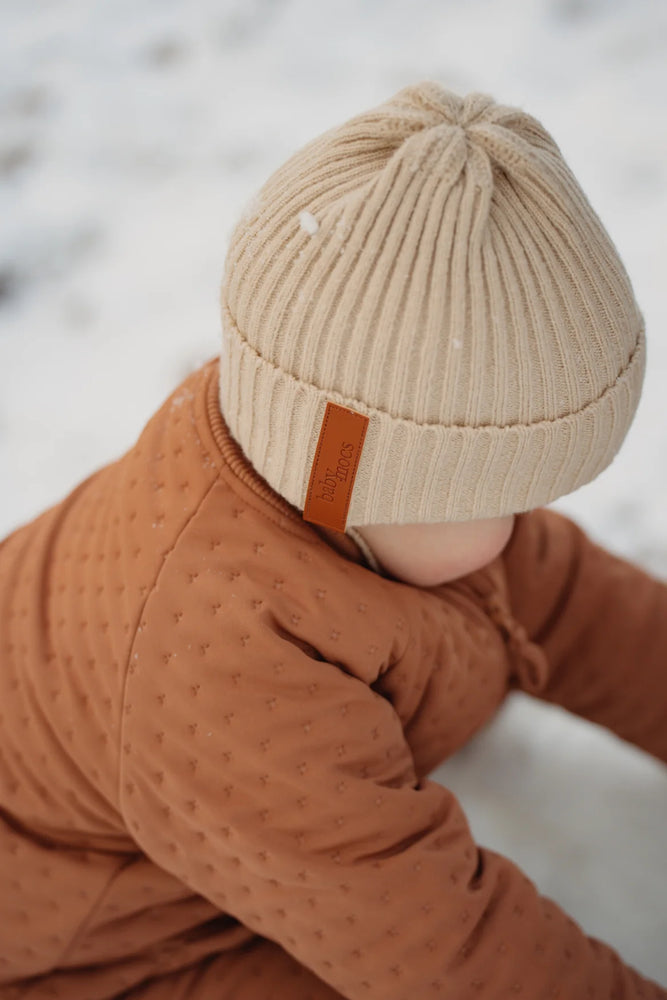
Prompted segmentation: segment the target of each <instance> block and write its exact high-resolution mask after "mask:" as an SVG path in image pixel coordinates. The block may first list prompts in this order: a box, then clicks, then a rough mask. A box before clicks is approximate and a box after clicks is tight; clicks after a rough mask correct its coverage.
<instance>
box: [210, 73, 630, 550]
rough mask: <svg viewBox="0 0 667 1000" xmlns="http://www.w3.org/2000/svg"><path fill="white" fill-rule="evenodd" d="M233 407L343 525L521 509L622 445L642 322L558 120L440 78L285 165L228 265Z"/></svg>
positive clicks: (408, 90)
mask: <svg viewBox="0 0 667 1000" xmlns="http://www.w3.org/2000/svg"><path fill="white" fill-rule="evenodd" d="M221 300H222V322H223V350H222V353H221V361H220V405H221V409H222V414H223V416H224V418H225V421H226V423H227V425H228V427H229V430H230V432H231V434H232V435H233V437H234V438H235V439H236V441H237V442H238V443H239V445H240V446H241V448H242V450H243V452H244V453H245V455H246V457H247V458H248V460H249V461H250V463H251V464H252V465H253V467H254V468H255V469H256V471H257V472H258V473H259V474H260V475H261V476H262V477H263V478H264V479H265V480H266V482H267V483H268V484H269V485H270V486H271V487H272V488H273V489H274V490H276V491H277V492H278V493H279V494H281V495H282V496H283V497H284V498H285V499H287V500H288V501H289V502H290V503H292V504H293V505H295V506H296V507H298V508H299V509H300V510H301V511H303V516H304V518H305V519H306V520H309V521H312V522H316V523H321V524H323V525H327V526H329V527H334V528H336V530H339V531H344V530H346V527H349V526H353V525H362V524H380V523H416V522H432V521H461V520H471V519H476V518H487V517H500V516H503V515H505V514H509V513H518V512H520V511H523V510H528V509H530V508H533V507H537V506H540V505H543V504H545V503H548V502H550V501H552V500H554V499H556V498H557V497H559V496H561V495H563V494H565V493H568V492H570V491H572V490H574V489H576V488H577V487H579V486H581V485H582V484H584V483H586V482H589V481H590V480H591V479H593V478H594V477H595V476H596V475H598V473H600V472H601V471H602V470H603V469H604V468H605V467H606V466H607V465H608V464H609V463H610V462H611V460H612V459H613V457H614V455H615V454H616V452H617V451H618V449H619V447H620V445H621V443H622V441H623V439H624V437H625V435H626V433H627V431H628V428H629V426H630V424H631V421H632V419H633V416H634V413H635V410H636V407H637V404H638V401H639V396H640V392H641V386H642V380H643V374H644V368H645V341H644V318H643V315H642V313H641V312H640V309H639V307H638V305H637V302H636V301H635V297H634V294H633V290H632V286H631V283H630V279H629V277H628V275H627V273H626V270H625V268H624V266H623V264H622V262H621V260H620V258H619V255H618V252H617V250H616V248H615V246H614V244H613V242H612V240H611V238H610V237H609V235H608V234H607V232H606V231H605V229H604V227H603V225H602V223H601V221H600V219H599V218H598V216H597V214H596V213H595V211H594V210H593V208H592V207H591V205H590V204H589V202H588V200H587V198H586V196H585V195H584V193H583V191H582V189H581V187H580V186H579V184H578V183H577V181H576V179H575V177H574V175H573V174H572V172H571V171H570V169H569V167H568V166H567V165H566V163H565V162H564V160H563V157H562V154H561V152H560V150H559V148H558V146H557V145H556V143H555V141H554V140H553V138H552V137H551V136H550V135H549V133H548V132H547V131H546V130H545V129H544V127H543V126H542V125H541V124H540V122H539V121H537V119H535V118H534V117H532V116H531V115H529V114H527V113H526V112H525V111H523V110H520V109H518V108H515V107H509V106H506V105H502V104H498V103H496V102H495V101H494V99H493V98H492V97H490V96H489V95H487V94H483V93H477V92H475V93H471V94H468V96H466V97H459V96H458V95H456V94H454V93H452V92H451V91H449V90H447V89H445V88H444V87H442V86H441V85H440V84H438V83H436V82H433V81H425V82H422V83H419V84H417V85H414V86H409V87H405V88H403V89H402V90H399V91H398V93H396V94H395V95H394V96H393V97H392V98H390V99H389V100H387V101H385V102H384V103H382V104H380V105H378V106H376V107H374V108H372V109H370V110H369V111H366V112H364V113H362V114H359V115H357V116H356V117H354V118H352V119H350V120H349V121H347V122H345V123H344V124H342V125H339V126H337V127H335V128H331V129H329V130H328V131H326V132H324V133H323V134H321V135H320V136H318V137H317V138H315V139H313V140H312V141H311V142H309V143H308V144H307V145H305V146H304V147H303V148H302V149H300V150H299V151H298V152H296V153H295V154H294V155H293V156H291V157H290V159H288V160H287V162H286V163H284V164H283V166H281V167H280V168H279V169H278V170H276V171H275V173H274V174H272V176H271V177H270V178H269V179H268V180H267V181H266V183H265V184H264V185H263V187H262V188H261V189H260V191H259V192H258V194H257V195H256V196H255V198H254V199H253V200H252V201H251V203H250V205H249V206H248V207H247V208H246V210H245V212H244V213H243V215H242V216H241V218H240V219H239V221H238V223H237V225H236V226H235V228H234V230H233V232H232V235H231V240H230V245H229V248H228V252H227V257H226V261H225V272H224V276H223V281H222V293H221Z"/></svg>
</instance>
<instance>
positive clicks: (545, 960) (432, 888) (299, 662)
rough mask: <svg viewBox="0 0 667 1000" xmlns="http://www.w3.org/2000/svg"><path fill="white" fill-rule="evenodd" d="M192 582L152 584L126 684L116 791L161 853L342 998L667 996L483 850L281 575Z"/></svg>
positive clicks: (166, 863) (216, 575)
mask: <svg viewBox="0 0 667 1000" xmlns="http://www.w3.org/2000/svg"><path fill="white" fill-rule="evenodd" d="M202 544H203V543H202ZM185 569H187V567H185ZM185 576H186V573H185V570H184V571H183V572H182V573H180V574H179V575H178V576H177V574H176V573H171V574H170V572H169V567H166V569H165V572H164V574H163V575H162V576H161V578H160V580H159V581H158V583H157V585H156V587H155V589H154V591H153V593H152V594H151V595H150V596H149V598H148V600H147V603H146V607H145V609H144V614H143V616H142V621H141V623H140V630H139V632H138V634H137V636H136V638H135V643H134V645H133V651H132V653H131V659H130V664H129V669H128V674H127V684H126V690H125V701H124V711H123V733H122V741H121V743H122V753H121V761H122V763H121V772H120V786H119V787H120V797H119V801H120V804H121V810H122V814H123V817H124V819H125V822H126V824H127V827H128V830H129V831H130V832H131V834H132V835H133V837H134V838H135V840H136V842H137V844H138V845H139V847H140V848H141V849H142V850H143V851H144V852H145V853H146V854H147V855H148V856H149V857H150V858H151V859H152V860H153V861H154V862H155V863H156V864H158V865H159V866H161V867H162V868H164V869H166V870H167V871H169V872H171V873H173V874H174V875H176V876H177V877H178V878H179V879H181V881H182V882H183V883H185V884H186V885H187V886H189V887H190V888H191V889H192V891H193V892H196V893H199V894H201V895H202V896H204V897H206V898H208V899H209V900H211V901H212V902H213V903H214V904H215V905H216V906H218V907H219V908H220V910H222V911H224V912H225V913H228V914H231V915H232V916H234V917H235V918H237V919H238V920H239V921H241V922H242V923H243V924H244V925H246V926H247V927H249V928H251V929H252V930H254V931H255V932H256V933H257V934H259V935H261V936H263V937H265V938H268V939H270V940H273V941H275V942H277V943H278V944H279V945H280V946H282V947H283V948H284V949H285V950H286V951H287V952H288V953H289V954H291V955H292V956H293V957H294V958H295V959H296V960H297V961H298V962H299V963H300V964H302V965H303V966H306V967H307V968H309V969H310V970H311V971H312V972H314V973H315V974H316V975H317V976H318V977H320V978H321V979H322V980H323V981H324V982H326V983H327V984H329V985H330V986H331V987H332V988H334V989H335V990H336V991H338V992H339V993H340V994H341V996H343V997H346V998H348V1000H428V998H431V997H433V998H442V997H456V998H457V1000H468V998H473V997H474V998H476V1000H478V998H479V997H480V996H485V997H487V998H488V1000H495V998H501V997H502V998H506V997H514V996H517V997H526V998H527V997H530V1000H552V998H562V1000H590V998H591V997H593V998H600V1000H601V998H611V997H615V998H617V1000H631V998H632V1000H639V998H640V997H641V998H643V1000H649V998H650V1000H667V990H664V989H662V988H661V987H660V986H658V985H657V984H656V983H654V982H652V981H650V980H648V979H646V978H643V977H642V976H641V975H640V974H639V973H638V972H636V971H635V970H634V969H632V968H631V967H629V966H628V965H626V964H624V963H623V962H622V960H621V959H620V957H619V956H618V954H617V953H616V952H615V951H614V950H612V949H611V948H610V947H608V946H607V945H605V944H603V943H602V942H600V941H598V940H596V939H594V938H592V937H588V936H586V934H585V933H584V932H583V931H582V929H581V928H580V927H579V926H578V925H577V924H576V923H575V922H574V921H573V920H571V919H570V918H569V917H568V916H567V914H566V913H565V912H563V910H561V909H560V908H559V907H558V905H557V904H556V903H554V902H552V901H551V900H549V899H547V898H545V897H543V896H541V895H540V894H539V893H538V892H537V890H536V888H535V885H534V884H533V883H532V882H531V881H530V879H528V878H527V877H526V876H525V875H524V873H523V872H522V871H521V870H520V869H519V868H518V867H517V866H516V865H515V864H513V863H512V862H511V861H510V860H509V859H507V858H505V857H503V856H501V855H499V854H497V853H495V852H493V851H491V850H489V849H486V848H483V847H478V846H477V845H476V844H475V842H474V840H473V838H472V835H471V831H470V827H469V825H468V822H467V819H466V816H465V814H464V812H463V811H462V809H461V806H460V804H459V802H458V801H457V799H456V797H455V796H454V795H453V794H452V793H451V792H450V791H448V790H447V789H446V788H444V787H443V786H442V785H440V784H439V783H437V782H435V781H433V780H430V779H424V780H418V779H417V778H416V776H415V768H414V762H413V758H412V756H411V751H410V748H409V745H408V743H407V741H406V739H405V735H404V731H403V726H402V722H401V719H400V718H399V716H398V714H397V712H396V711H395V709H394V707H393V706H392V704H391V703H390V701H389V700H387V699H386V698H384V697H382V696H381V695H380V694H378V693H377V692H376V691H374V690H373V689H372V687H371V686H369V684H367V683H366V682H365V681H364V680H361V679H359V677H357V676H353V675H352V674H351V673H349V672H346V671H345V670H344V669H343V667H342V666H341V664H338V663H334V662H331V660H330V659H326V658H323V657H322V656H321V655H318V651H317V650H316V649H315V648H314V647H312V646H310V645H309V644H308V643H305V642H303V641H302V638H301V637H300V636H297V635H296V634H294V633H293V630H291V629H290V627H289V621H288V620H286V619H285V617H284V616H283V617H282V619H281V620H280V621H279V620H278V614H277V612H276V611H275V608H274V607H273V606H272V603H271V598H270V581H269V584H268V585H267V586H265V587H264V589H261V588H259V587H258V588H256V590H255V596H254V598H253V594H252V589H249V590H247V591H244V590H243V574H242V575H241V576H240V577H238V578H235V584H234V586H233V587H232V588H230V589H231V592H229V591H226V592H225V595H223V596H222V597H221V592H220V581H221V571H220V570H219V569H216V568H215V567H214V566H211V565H210V564H209V567H208V568H207V569H205V568H204V567H203V563H202V560H201V559H200V558H197V557H196V554H195V555H193V559H192V566H191V568H190V572H189V579H188V580H187V582H186V580H185ZM281 582H282V581H281ZM298 599H299V591H298V588H295V594H294V607H295V608H298ZM281 614H282V612H281ZM206 616H210V627H209V628H207V629H206V635H205V641H204V636H203V635H202V628H203V625H204V624H205V619H206ZM298 616H299V613H298V611H295V612H294V620H295V621H296V620H297V619H298ZM416 646H417V644H412V643H408V644H407V645H406V647H405V651H404V652H405V656H406V657H407V656H416V655H417V654H418V649H416ZM361 652H362V653H363V654H364V655H365V656H367V657H368V650H362V651H361ZM411 669H412V666H411V664H410V663H408V662H407V661H406V670H407V671H408V672H409V671H410V670H411Z"/></svg>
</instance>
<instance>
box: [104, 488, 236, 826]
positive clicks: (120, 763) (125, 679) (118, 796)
mask: <svg viewBox="0 0 667 1000" xmlns="http://www.w3.org/2000/svg"><path fill="white" fill-rule="evenodd" d="M219 482H220V470H219V469H218V470H217V473H216V476H215V479H214V480H213V481H212V482H211V484H210V486H209V487H208V489H207V490H206V492H205V493H204V495H203V496H202V498H201V500H200V501H199V503H198V504H197V506H196V507H195V509H194V510H193V511H192V513H191V514H190V516H189V518H188V519H187V521H186V522H185V523H184V524H183V526H182V527H181V529H180V531H179V532H178V534H177V535H176V538H175V539H174V541H173V543H172V545H171V547H170V548H169V549H167V551H166V552H165V553H164V556H163V558H162V562H161V564H160V566H159V567H158V570H157V573H156V574H155V579H154V580H153V583H152V585H151V588H150V590H149V591H148V593H147V594H146V597H145V599H144V601H143V603H142V605H141V607H140V609H139V614H138V615H137V620H136V623H135V626H134V631H133V633H132V641H131V643H130V645H129V648H128V653H127V662H126V663H125V667H124V670H123V692H122V695H121V699H120V705H119V709H120V725H119V730H118V745H117V748H116V754H117V758H118V783H117V787H116V799H117V801H118V812H119V813H120V815H121V817H122V819H123V822H124V823H125V827H126V830H127V832H128V834H129V835H130V837H132V840H133V841H134V842H135V843H136V840H135V838H134V837H133V836H132V834H131V833H130V831H129V830H128V829H127V821H126V819H125V815H124V812H123V801H122V788H123V773H124V772H123V740H124V735H125V700H126V698H127V686H128V677H129V668H130V663H131V660H132V652H133V650H134V644H135V642H136V639H137V629H138V628H139V623H140V622H141V619H142V617H143V613H144V610H145V608H146V605H147V604H148V602H149V600H150V599H151V597H152V596H153V593H154V592H155V588H156V587H157V585H158V581H159V579H160V577H161V575H162V572H163V571H164V568H165V566H166V565H167V561H168V559H169V557H170V556H171V555H172V553H173V552H174V551H175V549H176V546H177V545H178V543H179V542H180V540H181V538H182V536H183V534H184V533H185V531H186V530H187V528H188V527H189V526H190V523H191V522H192V520H193V519H194V518H195V517H196V516H197V514H198V513H199V511H200V510H201V508H202V506H203V505H204V503H205V502H206V500H207V499H208V496H209V494H210V493H211V491H212V490H213V489H214V487H215V486H217V485H218V484H219Z"/></svg>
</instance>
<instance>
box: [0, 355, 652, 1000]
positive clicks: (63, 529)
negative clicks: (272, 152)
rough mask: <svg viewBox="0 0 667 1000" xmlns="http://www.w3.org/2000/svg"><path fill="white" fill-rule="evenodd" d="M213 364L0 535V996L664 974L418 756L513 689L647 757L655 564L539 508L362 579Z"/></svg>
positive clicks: (94, 998)
mask: <svg viewBox="0 0 667 1000" xmlns="http://www.w3.org/2000/svg"><path fill="white" fill-rule="evenodd" d="M217 391H218V360H217V359H212V360H211V361H209V362H208V363H207V364H206V365H204V366H203V367H202V368H201V369H200V370H198V371H197V372H195V373H194V374H192V375H191V376H190V377H188V378H187V379H186V380H185V381H184V382H183V384H182V385H181V386H179V387H178V389H177V390H176V391H175V392H174V393H173V394H172V395H171V396H170V398H169V399H167V401H166V402H165V403H164V405H163V406H162V407H161V408H160V410H159V411H158V412H157V413H156V414H155V415H154V417H153V418H152V419H151V420H150V421H149V423H148V424H147V426H146V428H145V429H144V431H143V433H142V434H141V436H140V437H139V440H138V441H137V443H136V445H135V446H134V447H132V448H131V449H130V450H129V451H128V452H127V454H125V455H124V456H122V457H121V458H120V459H119V460H118V461H116V462H113V463H111V464H110V465H108V466H105V467H104V468H102V469H99V470H98V471H97V472H95V473H94V474H93V475H91V476H90V477H89V478H88V479H86V480H85V481H84V482H83V483H81V484H80V485H79V486H78V487H77V488H76V489H75V490H74V491H73V492H72V493H71V494H70V495H69V496H68V497H66V498H65V499H64V500H63V501H62V502H61V503H59V504H57V505H56V506H54V507H52V508H51V509H49V510H47V511H46V512H45V513H43V514H42V515H41V516H40V517H38V518H36V519H35V520H33V521H32V522H31V523H29V524H26V525H24V526H23V527H21V528H19V529H18V530H17V531H15V532H14V533H12V534H11V535H10V536H9V537H8V538H6V539H5V540H4V541H3V542H2V543H1V544H0V629H1V633H0V636H1V643H0V711H1V713H2V716H1V719H0V725H1V738H0V997H1V998H2V1000H6V998H10V997H12V998H13V997H21V998H23V997H29V998H37V997H40V998H41V997H55V998H63V1000H107V998H110V997H119V996H120V995H121V994H122V996H123V997H125V996H127V997H132V998H134V997H150V998H167V997H178V998H179V1000H180V998H181V997H187V998H188V1000H225V998H234V1000H239V998H241V1000H247V998H254V1000H267V998H269V997H271V998H273V997H285V998H288V997H289V998H290V1000H309V998H310V1000H320V998H322V1000H324V998H326V1000H334V998H335V997H341V996H342V997H346V998H349V1000H429V998H433V1000H439V998H441V1000H444V998H456V1000H467V998H472V997H475V998H479V997H485V998H487V1000H494V998H501V997H502V998H508V997H517V998H525V1000H551V998H556V997H560V998H562V1000H591V998H593V1000H596V998H597V1000H609V998H612V997H614V998H617V1000H630V998H632V1000H639V998H644V1000H648V998H660V1000H665V998H667V990H665V989H663V988H661V987H660V986H659V985H658V984H656V983H654V982H652V981H650V980H648V979H646V978H645V977H642V976H641V975H640V974H639V973H638V972H637V971H635V970H634V969H633V968H631V967H630V966H628V965H627V964H624V962H623V961H622V959H621V958H620V956H619V955H618V954H617V952H615V951H614V950H612V949H611V948H610V947H608V946H607V945H606V944H604V943H602V942H601V941H599V940H596V939H595V938H592V937H590V936H587V935H586V934H585V933H584V931H583V929H582V928H581V927H580V926H579V925H578V924H576V923H575V922H574V921H573V920H571V919H570V918H569V917H568V916H567V915H566V913H564V912H563V910H562V909H560V908H559V906H558V905H556V903H555V902H553V901H551V900H550V899H548V898H546V897H544V896H542V895H540V894H539V892H538V891H537V888H536V886H535V885H534V883H533V882H531V880H530V879H528V878H527V877H526V876H525V875H524V873H523V872H522V871H521V870H520V869H519V868H518V867H517V866H516V865H515V864H514V863H513V862H512V861H511V860H509V859H508V858H506V857H503V856H501V855H499V854H497V853H495V852H494V851H492V850H489V849H487V848H484V847H479V846H477V845H476V844H475V842H474V840H473V838H472V835H471V831H470V828H469V826H468V823H467V820H466V816H465V814H464V812H463V810H462V808H461V806H460V804H459V802H458V801H457V799H456V797H455V796H454V795H453V794H452V793H451V792H449V791H448V790H447V789H446V788H444V787H443V786H442V785H441V784H439V783H437V782H435V781H433V780H431V779H429V777H428V775H429V773H430V772H431V771H432V770H433V769H434V768H435V767H436V766H437V765H438V764H440V763H442V762H443V761H444V760H445V759H446V758H447V757H448V756H449V755H451V754H452V753H453V752H454V751H456V750H457V749H458V748H460V747H461V746H462V744H464V743H465V742H466V741H467V740H468V739H469V738H470V736H471V735H472V734H474V733H475V732H476V731H478V730H479V729H480V728H481V727H482V726H483V725H484V724H485V723H486V722H487V721H488V720H490V718H491V717H492V716H493V714H494V713H495V712H496V710H497V708H498V707H499V705H500V704H501V703H502V701H503V699H504V698H505V697H506V695H507V694H508V692H509V691H511V690H513V689H521V690H523V691H527V692H529V693H531V694H533V695H534V696H536V697H538V698H542V699H545V700H546V701H549V702H552V703H555V704H558V705H561V706H563V707H565V708H567V709H569V710H570V711H571V712H574V713H576V714H577V715H580V716H582V717H584V718H586V719H589V720H592V721H593V722H595V723H598V724H600V725H602V726H606V727H608V728H609V729H611V730H612V731H613V732H614V733H616V734H617V735H618V736H619V737H621V738H622V739H624V740H628V741H630V742H632V743H633V744H635V745H636V746H638V747H640V748H642V749H643V750H644V751H646V752H647V753H649V754H652V755H654V756H655V757H656V758H657V759H658V760H660V761H663V762H665V763H667V586H666V585H665V583H663V582H659V581H657V580H655V579H653V578H652V577H650V576H649V575H647V574H646V573H645V572H643V571H642V570H640V569H639V568H638V567H635V566H633V565H632V564H630V563H628V562H626V561H623V560H621V559H619V558H616V557H614V556H613V555H611V554H609V553H608V552H606V551H605V550H603V549H602V548H600V547H598V546H596V545H595V544H593V543H592V541H591V540H589V539H588V538H587V537H586V535H584V533H583V532H582V531H581V530H580V529H579V528H578V527H576V526H575V525H574V523H572V522H571V521H570V520H568V519H566V518H564V517H563V516H561V515H559V514H557V513H555V512H553V511H549V510H544V509H540V510H536V511H533V512H530V513H527V514H522V515H519V517H518V518H517V520H516V525H515V529H514V533H513V535H512V538H511V540H510V542H509V544H508V546H507V548H506V550H505V552H504V553H503V554H502V556H501V557H499V558H498V559H496V560H494V562H493V563H491V564H490V565H489V566H488V567H486V568H485V569H483V570H480V571H478V572H476V573H473V574H471V575H469V576H467V577H465V578H463V579H461V580H459V581H456V582H454V583H450V584H446V585H442V586H439V587H433V588H417V587H412V586H410V585H408V584H405V583H403V582H401V581H399V580H397V579H394V578H392V577H389V576H383V575H382V574H380V573H377V572H375V571H373V570H372V569H371V568H370V567H369V565H368V564H367V563H366V561H365V557H364V554H363V553H362V552H361V550H360V549H359V548H358V547H357V545H356V544H355V542H354V541H353V539H352V538H351V536H349V535H341V534H338V533H336V532H334V531H329V530H328V529H320V528H319V527H316V526H314V525H312V524H310V523H308V522H305V521H304V520H303V519H302V517H301V514H300V511H299V510H297V509H296V508H295V507H292V506H291V505H290V504H289V503H287V502H286V501H285V500H283V499H282V498H281V497H280V496H278V495H277V494H276V493H275V492H274V491H273V490H271V488H270V487H269V486H268V484H267V483H266V482H265V481H264V480H263V479H262V478H261V477H260V476H258V475H257V473H256V472H255V471H254V470H253V469H252V467H251V466H250V465H249V463H248V462H247V460H246V459H245V457H244V455H243V453H242V451H241V450H240V448H239V446H238V445H237V444H236V442H235V441H234V440H233V439H232V438H230V436H229V433H228V431H227V429H226V427H225V424H224V421H223V419H222V417H221V415H220V411H219V407H218V401H217ZM125 991H127V992H125Z"/></svg>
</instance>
